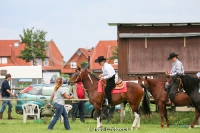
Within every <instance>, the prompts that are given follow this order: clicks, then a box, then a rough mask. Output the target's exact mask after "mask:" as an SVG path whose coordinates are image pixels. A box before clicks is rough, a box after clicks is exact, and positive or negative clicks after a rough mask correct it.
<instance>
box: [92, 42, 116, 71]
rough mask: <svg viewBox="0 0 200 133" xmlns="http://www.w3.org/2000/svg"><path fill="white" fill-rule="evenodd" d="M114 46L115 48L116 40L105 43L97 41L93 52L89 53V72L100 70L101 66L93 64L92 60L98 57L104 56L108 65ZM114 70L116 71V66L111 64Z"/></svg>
mask: <svg viewBox="0 0 200 133" xmlns="http://www.w3.org/2000/svg"><path fill="white" fill-rule="evenodd" d="M114 46H117V41H116V40H107V41H99V43H98V44H97V45H96V47H95V48H94V50H93V51H92V53H91V57H90V69H91V70H101V66H100V65H99V64H98V63H95V62H94V60H95V59H97V58H98V57H99V56H104V57H105V58H107V59H108V60H107V62H108V63H110V60H109V58H110V57H111V56H112V51H113V50H114ZM110 64H111V63H110ZM111 65H112V66H113V67H114V69H118V65H116V64H111Z"/></svg>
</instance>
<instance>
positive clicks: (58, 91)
mask: <svg viewBox="0 0 200 133" xmlns="http://www.w3.org/2000/svg"><path fill="white" fill-rule="evenodd" d="M62 84H63V81H62V78H58V79H57V80H56V83H55V88H54V92H53V93H52V95H51V98H50V103H49V104H51V103H52V100H54V108H55V109H56V111H55V116H54V118H53V120H52V121H51V123H50V124H49V126H48V130H52V129H53V127H54V125H55V124H56V122H57V121H58V119H59V118H60V116H61V115H62V116H63V118H64V126H65V129H66V130H70V129H71V128H70V125H69V121H68V114H67V112H66V110H65V107H64V105H65V100H64V99H65V98H66V99H71V98H73V95H71V96H68V95H67V93H66V92H65V89H64V88H60V87H61V86H62Z"/></svg>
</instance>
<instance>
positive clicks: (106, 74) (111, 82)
mask: <svg viewBox="0 0 200 133" xmlns="http://www.w3.org/2000/svg"><path fill="white" fill-rule="evenodd" d="M94 62H95V63H99V64H100V65H101V66H102V72H103V73H102V74H100V75H99V78H100V80H103V79H105V80H107V84H106V87H105V93H106V97H107V99H108V103H107V102H106V104H107V105H108V106H109V107H111V103H112V98H111V91H112V89H113V88H114V87H115V70H114V68H113V67H112V66H111V65H110V64H108V63H107V62H106V59H105V58H104V56H99V57H98V58H97V59H96V60H95V61H94ZM107 99H106V100H107Z"/></svg>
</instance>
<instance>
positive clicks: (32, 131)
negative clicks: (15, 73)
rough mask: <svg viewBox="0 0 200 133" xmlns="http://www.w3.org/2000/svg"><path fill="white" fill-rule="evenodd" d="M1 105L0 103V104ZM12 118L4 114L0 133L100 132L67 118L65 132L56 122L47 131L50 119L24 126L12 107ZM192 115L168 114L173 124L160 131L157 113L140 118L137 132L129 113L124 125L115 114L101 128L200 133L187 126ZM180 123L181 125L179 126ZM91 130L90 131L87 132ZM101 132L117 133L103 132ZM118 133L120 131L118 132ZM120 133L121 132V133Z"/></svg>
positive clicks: (144, 132)
mask: <svg viewBox="0 0 200 133" xmlns="http://www.w3.org/2000/svg"><path fill="white" fill-rule="evenodd" d="M0 103H1V102H0ZM12 114H13V116H14V117H15V118H16V119H14V120H7V110H6V111H5V112H4V116H3V117H4V118H3V119H1V120H0V133H48V132H52V133H62V132H70V133H94V132H102V131H94V130H95V128H96V121H95V120H93V119H89V118H87V119H86V122H85V123H81V122H80V121H79V120H77V121H76V122H72V120H71V118H69V121H70V126H71V130H70V131H66V130H65V129H64V124H63V123H60V122H57V123H56V125H55V126H54V129H53V130H51V131H49V130H47V127H48V124H49V123H50V118H49V120H48V122H47V124H44V123H35V122H34V120H28V121H27V123H26V124H23V122H22V115H18V114H16V113H15V111H14V107H13V113H12ZM193 116H194V113H193V112H189V113H178V112H176V113H173V114H169V119H170V122H171V123H172V124H173V125H171V127H170V128H166V126H165V127H164V128H163V129H160V125H159V124H160V118H159V115H158V114H157V113H153V115H152V116H151V118H149V117H144V116H143V117H142V118H141V127H140V129H139V130H130V127H131V124H132V122H133V120H132V117H131V115H130V113H127V115H126V117H125V120H124V124H121V123H119V114H115V116H114V119H113V120H112V121H111V122H107V121H103V127H104V128H105V127H106V128H128V131H123V132H127V133H130V132H137V133H188V132H190V133H197V132H200V128H199V127H197V128H194V129H191V130H189V129H188V127H189V126H188V125H185V123H186V124H190V123H191V120H192V119H193ZM179 123H181V125H179ZM88 129H91V130H92V131H89V130H88ZM103 132H108V133H110V132H117V131H103ZM118 132H120V131H118ZM121 132H122V131H121Z"/></svg>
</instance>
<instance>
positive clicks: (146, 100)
mask: <svg viewBox="0 0 200 133" xmlns="http://www.w3.org/2000/svg"><path fill="white" fill-rule="evenodd" d="M141 87H142V88H144V95H143V100H142V107H141V109H142V112H143V113H144V114H145V115H150V114H151V108H150V96H149V94H148V91H147V88H146V87H145V86H144V85H143V84H141Z"/></svg>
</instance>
